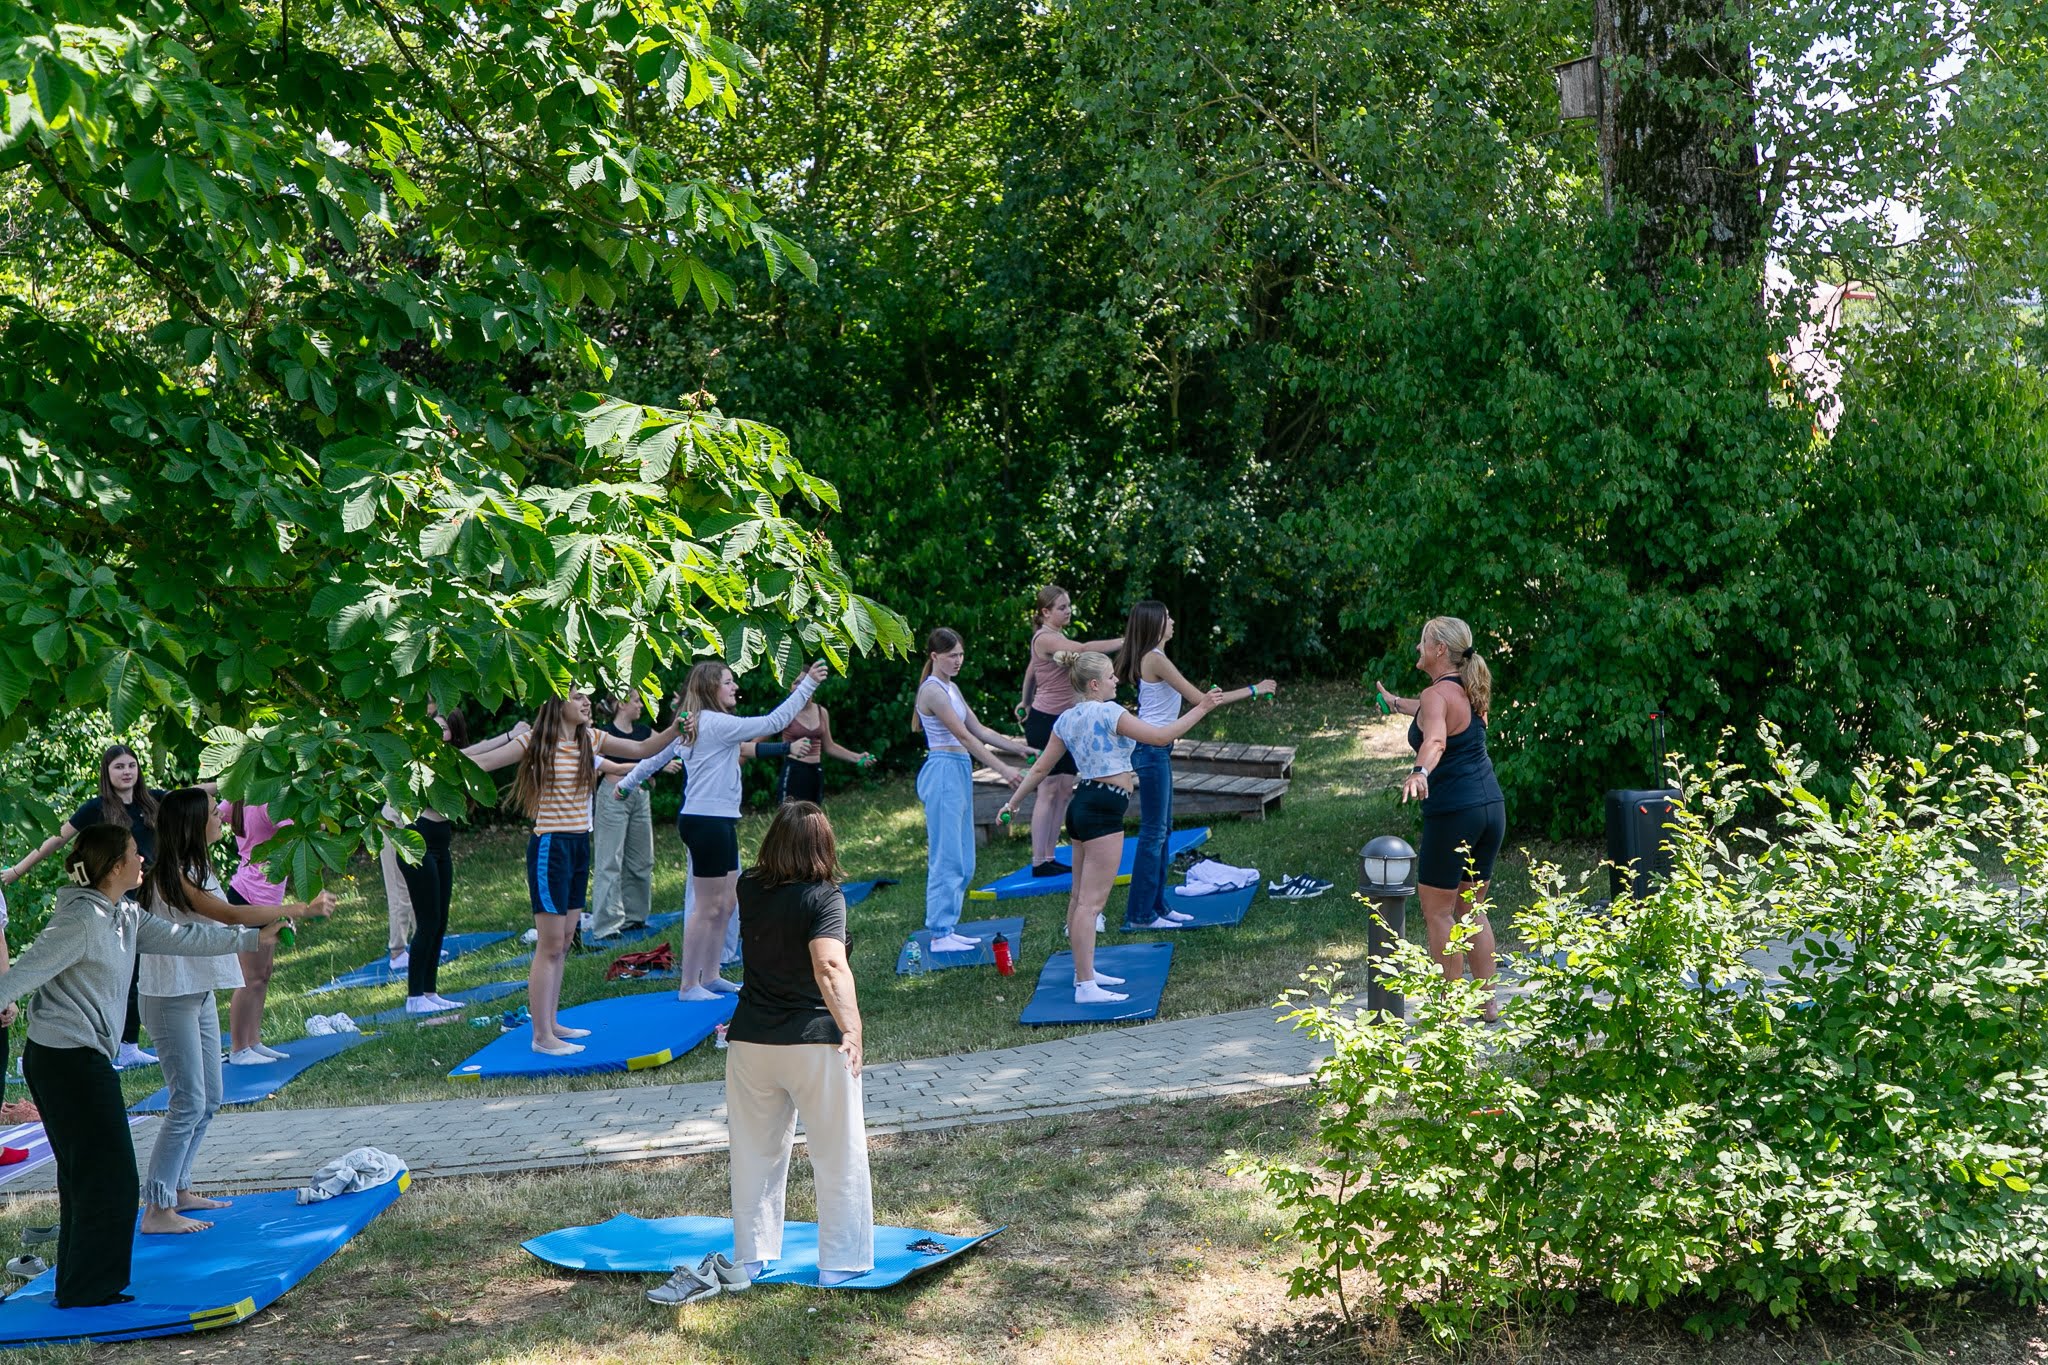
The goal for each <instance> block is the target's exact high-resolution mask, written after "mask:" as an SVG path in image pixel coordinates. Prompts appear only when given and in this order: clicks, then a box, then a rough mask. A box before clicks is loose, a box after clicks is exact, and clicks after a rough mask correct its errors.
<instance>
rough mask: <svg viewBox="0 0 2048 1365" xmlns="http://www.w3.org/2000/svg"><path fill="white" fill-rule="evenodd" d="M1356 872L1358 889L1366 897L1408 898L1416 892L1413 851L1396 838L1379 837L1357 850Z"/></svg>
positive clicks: (1402, 840)
mask: <svg viewBox="0 0 2048 1365" xmlns="http://www.w3.org/2000/svg"><path fill="white" fill-rule="evenodd" d="M1358 869H1359V881H1360V882H1361V883H1362V886H1361V889H1362V890H1364V891H1365V892H1366V893H1367V894H1371V893H1372V892H1374V891H1380V892H1384V893H1394V892H1399V893H1400V894H1403V895H1407V894H1409V893H1411V892H1413V891H1414V889H1415V850H1414V849H1412V848H1410V847H1409V846H1408V841H1407V840H1406V839H1402V838H1399V837H1397V836H1395V835H1392V834H1382V835H1381V836H1380V837H1379V838H1377V839H1375V840H1373V841H1372V842H1371V843H1369V844H1367V845H1366V846H1365V847H1364V848H1362V849H1360V850H1358Z"/></svg>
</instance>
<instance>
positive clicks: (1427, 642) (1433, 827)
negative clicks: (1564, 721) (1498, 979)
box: [1379, 616, 1507, 1023]
mask: <svg viewBox="0 0 2048 1365" xmlns="http://www.w3.org/2000/svg"><path fill="white" fill-rule="evenodd" d="M1415 667H1416V668H1418V669H1419V670H1421V672H1422V673H1423V675H1424V676H1425V677H1427V678H1428V679H1429V680H1430V682H1429V686H1428V687H1425V688H1424V689H1423V690H1422V695H1421V696H1419V697H1397V696H1395V695H1394V694H1393V693H1392V692H1389V691H1388V690H1387V688H1386V684H1385V683H1381V684H1380V685H1379V691H1380V695H1381V696H1382V697H1384V698H1386V701H1387V705H1389V706H1391V707H1392V708H1393V709H1394V710H1396V711H1399V712H1400V713H1401V714H1402V715H1404V716H1413V717H1415V719H1414V720H1413V721H1412V722H1411V723H1410V724H1409V726H1408V743H1409V745H1410V746H1411V747H1412V748H1413V749H1414V750H1415V766H1414V767H1413V768H1411V769H1410V770H1409V772H1408V779H1407V781H1405V782H1403V783H1402V784H1401V799H1402V800H1403V801H1404V802H1405V801H1420V802H1421V803H1422V853H1421V857H1420V858H1418V859H1417V864H1418V865H1417V869H1416V882H1417V886H1416V896H1417V899H1419V900H1420V901H1421V902H1422V917H1423V920H1424V922H1425V923H1426V924H1427V925H1428V927H1429V955H1430V956H1431V957H1432V958H1434V959H1435V960H1436V963H1437V965H1438V966H1439V967H1441V968H1442V969H1443V973H1444V975H1445V976H1446V977H1447V978H1449V979H1450V980H1453V981H1455V980H1457V979H1459V978H1460V977H1462V976H1463V975H1464V974H1465V958H1466V954H1464V953H1453V952H1451V951H1450V942H1451V928H1452V926H1453V925H1454V924H1456V923H1457V921H1458V918H1459V916H1460V915H1462V914H1463V913H1464V910H1465V907H1467V906H1468V905H1469V906H1470V907H1471V909H1472V914H1473V919H1474V922H1475V925H1476V927H1477V928H1478V930H1479V932H1478V935H1477V936H1476V937H1474V938H1473V940H1472V947H1471V950H1470V957H1471V959H1472V962H1471V965H1472V975H1473V976H1474V977H1476V978H1478V979H1479V980H1481V981H1489V982H1490V981H1492V980H1493V976H1494V973H1495V971H1497V970H1498V966H1497V964H1496V962H1495V960H1494V947H1495V945H1494V938H1493V924H1492V922H1491V921H1490V920H1488V919H1487V917H1486V884H1487V883H1488V882H1489V881H1491V880H1492V879H1493V864H1494V859H1495V858H1496V857H1497V856H1498V855H1499V853H1500V846H1501V841H1502V839H1504V838H1505V837H1506V835H1507V802H1506V800H1505V799H1504V798H1503V797H1502V795H1501V790H1500V782H1499V780H1498V779H1497V778H1496V777H1495V776H1494V772H1493V760H1492V758H1490V757H1489V756H1488V755H1487V752H1486V717H1487V713H1488V711H1489V710H1490V709H1491V706H1492V703H1493V672H1492V670H1491V669H1489V668H1488V667H1487V666H1486V660H1485V659H1484V658H1483V657H1481V655H1480V654H1479V652H1478V650H1477V649H1475V648H1474V647H1473V644H1472V628H1471V627H1470V626H1468V625H1466V624H1465V623H1464V622H1463V621H1460V620H1459V619H1458V618H1457V617H1455V616H1438V617H1434V618H1432V619H1431V620H1430V621H1429V623H1428V624H1426V625H1424V626H1423V628H1422V638H1421V639H1420V640H1419V641H1417V643H1416V646H1415ZM1494 1017H1495V1009H1494V1006H1493V1004H1492V1003H1491V1001H1490V1000H1489V1002H1488V1004H1487V1006H1486V1018H1487V1021H1488V1022H1489V1023H1490V1022H1492V1021H1493V1019H1494Z"/></svg>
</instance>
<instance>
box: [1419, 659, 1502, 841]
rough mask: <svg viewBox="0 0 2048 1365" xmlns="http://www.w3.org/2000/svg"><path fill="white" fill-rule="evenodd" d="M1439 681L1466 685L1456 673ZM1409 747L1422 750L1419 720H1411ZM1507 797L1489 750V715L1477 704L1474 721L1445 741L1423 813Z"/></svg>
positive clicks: (1442, 812)
mask: <svg viewBox="0 0 2048 1365" xmlns="http://www.w3.org/2000/svg"><path fill="white" fill-rule="evenodd" d="M1437 681H1438V682H1454V683H1457V684H1458V686H1460V687H1463V686H1464V685H1465V683H1464V680H1463V679H1462V678H1459V677H1457V676H1456V675H1452V676H1451V677H1449V678H1439V679H1437ZM1432 685H1434V684H1432ZM1408 747H1409V748H1411V749H1413V750H1415V751H1416V752H1417V753H1421V752H1422V721H1421V720H1420V719H1416V720H1411V721H1409V722H1408ZM1504 799H1505V798H1504V797H1502V796H1501V794H1500V781H1499V779H1497V778H1496V777H1494V775H1493V760H1492V759H1491V758H1489V757H1488V756H1487V753H1486V718H1485V717H1483V716H1481V715H1480V714H1479V709H1478V708H1477V707H1474V708H1473V710H1472V723H1471V724H1470V725H1467V726H1466V727H1465V728H1464V729H1462V730H1460V731H1458V733H1457V734H1455V735H1451V736H1450V737H1448V738H1447V739H1445V741H1444V756H1443V757H1442V758H1440V759H1438V760H1437V761H1436V770H1435V771H1434V772H1432V773H1430V775H1429V795H1428V796H1425V797H1423V798H1422V813H1423V814H1424V815H1449V814H1450V813H1451V812H1453V811H1460V810H1471V809H1472V808H1473V807H1475V806H1490V805H1492V804H1493V803H1494V802H1496V801H1502V800H1504Z"/></svg>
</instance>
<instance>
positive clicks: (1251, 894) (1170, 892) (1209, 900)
mask: <svg viewBox="0 0 2048 1365" xmlns="http://www.w3.org/2000/svg"><path fill="white" fill-rule="evenodd" d="M1258 894H1259V884H1258V883H1257V882H1253V883H1252V884H1251V885H1250V886H1246V887H1241V888H1240V889H1238V890H1236V891H1217V892H1213V893H1211V894H1210V895H1207V896H1184V895H1182V894H1181V888H1180V887H1178V886H1173V887H1168V888H1167V891H1166V908H1167V909H1169V910H1178V911H1180V912H1181V913H1182V914H1183V915H1193V916H1194V918H1193V919H1191V920H1188V921H1187V922H1186V923H1184V924H1182V925H1181V926H1180V928H1178V929H1174V930H1171V931H1168V930H1163V929H1159V928H1158V927H1157V926H1155V925H1150V924H1132V923H1131V922H1130V921H1129V920H1125V921H1124V932H1125V933H1127V934H1149V933H1166V932H1172V933H1176V934H1177V933H1183V932H1185V931H1187V930H1189V929H1218V928H1224V927H1227V926H1229V925H1232V924H1236V923H1238V922H1239V921H1241V920H1242V919H1243V918H1244V912H1245V911H1247V910H1249V909H1251V908H1252V901H1254V900H1255V899H1257V897H1258Z"/></svg>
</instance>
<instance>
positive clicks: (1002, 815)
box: [996, 810, 1015, 825]
mask: <svg viewBox="0 0 2048 1365" xmlns="http://www.w3.org/2000/svg"><path fill="white" fill-rule="evenodd" d="M1014 818H1015V815H1014V813H1013V812H1011V811H1006V810H1004V811H997V812H996V819H997V820H999V821H1001V822H1002V823H1003V824H1006V825H1007V824H1009V823H1010V821H1011V820H1012V819H1014Z"/></svg>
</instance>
